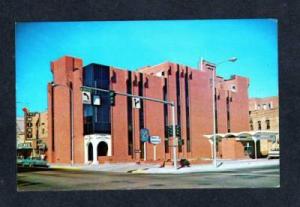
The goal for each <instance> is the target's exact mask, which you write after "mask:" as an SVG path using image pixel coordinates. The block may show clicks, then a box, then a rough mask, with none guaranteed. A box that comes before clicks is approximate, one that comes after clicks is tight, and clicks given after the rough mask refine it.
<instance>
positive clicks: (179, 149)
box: [176, 64, 182, 152]
mask: <svg viewBox="0 0 300 207" xmlns="http://www.w3.org/2000/svg"><path fill="white" fill-rule="evenodd" d="M176 94H177V102H176V103H177V124H178V126H180V124H181V110H180V80H179V65H178V64H177V71H176ZM178 151H179V152H182V145H179V146H178Z"/></svg>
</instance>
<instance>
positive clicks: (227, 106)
mask: <svg viewBox="0 0 300 207" xmlns="http://www.w3.org/2000/svg"><path fill="white" fill-rule="evenodd" d="M229 104H230V98H229V94H227V97H226V111H227V132H230V105H229Z"/></svg>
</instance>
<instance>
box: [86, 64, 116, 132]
mask: <svg viewBox="0 0 300 207" xmlns="http://www.w3.org/2000/svg"><path fill="white" fill-rule="evenodd" d="M109 73H110V70H109V67H107V66H103V65H97V64H90V65H88V66H85V67H84V70H83V79H84V81H83V82H84V83H83V84H84V85H85V86H91V87H96V88H102V89H109V77H110V74H109ZM93 95H97V96H100V97H101V105H92V104H91V105H89V104H85V105H84V106H83V111H84V134H93V133H107V134H110V133H111V117H110V101H109V100H110V98H109V94H108V93H105V92H99V91H97V92H95V91H94V92H93Z"/></svg>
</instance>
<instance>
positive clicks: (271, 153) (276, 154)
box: [268, 150, 279, 159]
mask: <svg viewBox="0 0 300 207" xmlns="http://www.w3.org/2000/svg"><path fill="white" fill-rule="evenodd" d="M272 158H279V150H270V151H269V155H268V159H272Z"/></svg>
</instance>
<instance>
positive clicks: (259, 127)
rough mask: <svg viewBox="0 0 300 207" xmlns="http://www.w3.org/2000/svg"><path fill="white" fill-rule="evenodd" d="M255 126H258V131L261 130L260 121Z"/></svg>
mask: <svg viewBox="0 0 300 207" xmlns="http://www.w3.org/2000/svg"><path fill="white" fill-rule="evenodd" d="M257 125H258V130H261V121H258V122H257Z"/></svg>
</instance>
